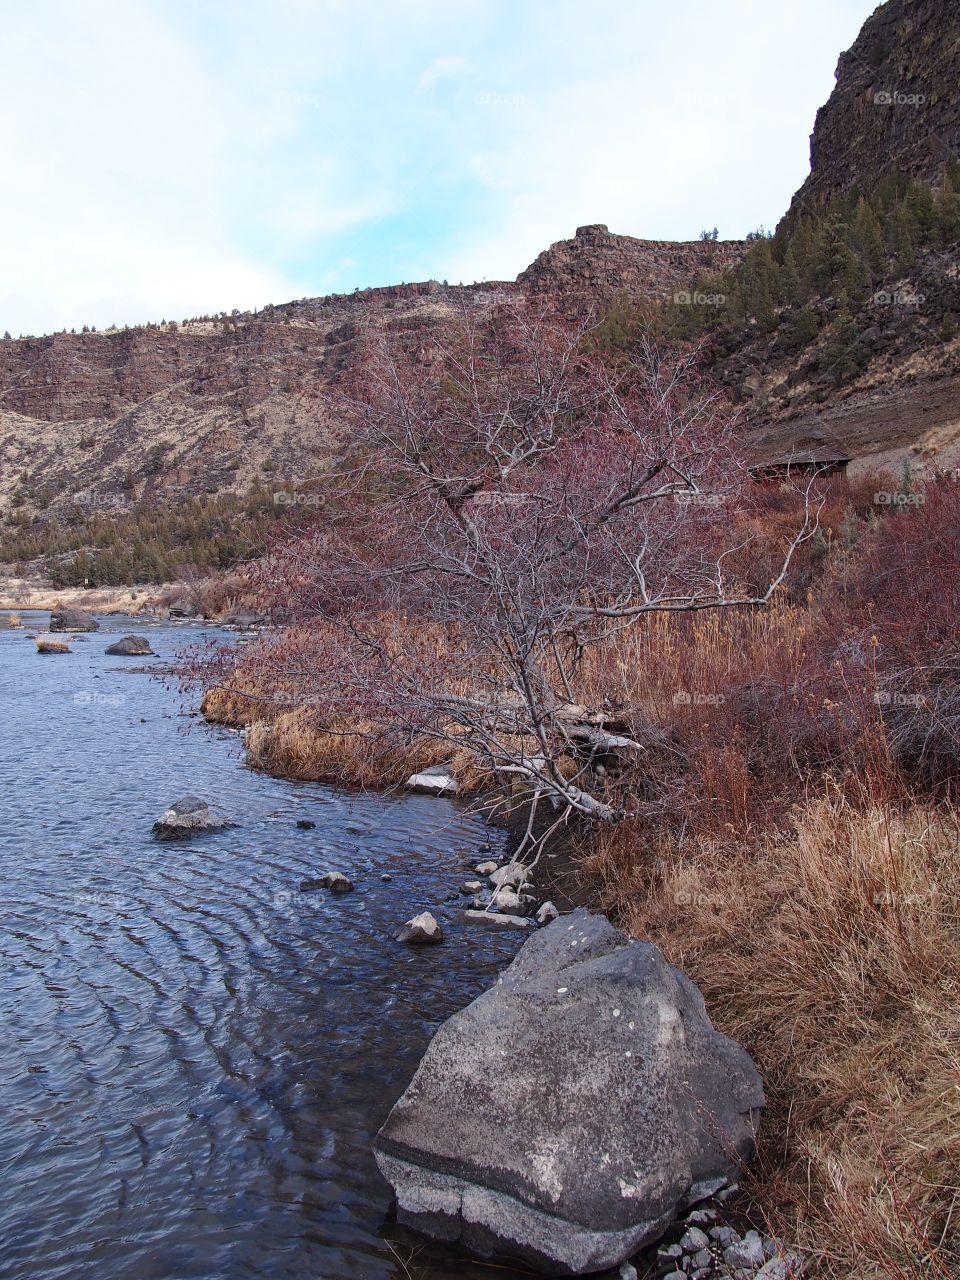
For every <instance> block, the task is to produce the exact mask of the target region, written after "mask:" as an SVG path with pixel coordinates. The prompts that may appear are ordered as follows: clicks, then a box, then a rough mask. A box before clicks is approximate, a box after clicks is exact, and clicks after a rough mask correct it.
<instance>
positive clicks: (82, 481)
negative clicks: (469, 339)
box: [0, 227, 744, 519]
mask: <svg viewBox="0 0 960 1280" xmlns="http://www.w3.org/2000/svg"><path fill="white" fill-rule="evenodd" d="M743 248H744V246H742V245H741V244H739V243H720V244H717V243H714V242H707V243H704V242H699V241H698V242H695V243H688V244H683V243H680V244H670V243H665V242H660V241H647V240H638V239H635V238H634V237H632V236H618V235H612V234H610V233H609V232H608V231H607V230H606V228H605V227H585V228H581V229H580V231H578V232H577V235H576V237H575V238H574V239H572V240H565V241H561V242H559V243H558V244H555V245H553V246H552V247H551V248H550V249H548V250H547V251H546V252H545V253H543V254H541V255H540V257H539V258H538V259H537V260H536V262H534V263H533V264H532V265H531V266H530V267H529V268H528V269H527V270H526V271H524V272H523V273H522V274H521V276H520V277H519V279H518V280H517V281H515V282H514V281H495V282H493V283H486V284H478V285H468V286H452V285H442V284H438V283H437V282H436V281H428V282H426V283H424V284H408V285H397V286H393V287H387V288H382V289H367V290H363V291H358V292H357V293H353V294H349V295H334V296H332V297H324V298H305V299H302V300H301V301H299V302H291V303H286V304H284V305H282V306H276V307H269V308H266V309H265V310H264V311H262V312H261V313H259V314H258V315H250V314H240V313H238V314H234V315H230V316H227V315H223V316H220V317H216V318H213V319H199V320H191V321H184V322H183V323H179V324H178V323H175V322H172V323H169V324H167V323H164V324H159V325H148V326H145V327H141V328H135V329H124V330H108V331H105V332H100V333H97V332H92V333H80V334H77V333H60V334H53V335H51V336H48V337H41V338H22V339H17V340H13V339H6V340H4V341H2V342H0V504H2V507H3V508H4V509H6V510H7V511H12V512H13V513H19V515H20V518H21V519H23V518H26V517H30V516H33V515H35V514H39V513H42V512H50V513H51V514H56V513H57V512H58V511H66V510H70V511H72V510H73V509H74V508H75V507H79V508H81V509H84V510H88V511H91V512H93V511H111V510H114V509H116V508H117V507H122V506H124V505H127V504H128V503H131V502H134V501H137V500H140V499H144V498H146V499H149V500H151V501H156V502H164V501H167V500H175V499H178V498H182V497H185V496H196V495H199V494H204V493H210V494H213V493H221V492H224V491H226V490H232V491H235V492H245V491H246V490H247V489H248V488H249V486H250V484H251V483H252V482H253V481H255V480H258V479H259V480H261V481H263V482H264V483H266V484H268V485H269V484H270V483H272V482H274V481H275V482H277V483H278V484H279V483H280V482H284V483H289V484H293V485H297V484H301V483H303V482H305V481H307V480H309V478H310V477H311V476H314V475H316V474H317V472H318V471H322V470H323V468H324V467H325V466H326V465H327V464H328V462H329V459H330V456H331V453H332V452H333V451H334V450H335V448H336V430H337V427H336V423H335V422H334V421H332V419H331V415H330V413H329V411H328V407H327V389H328V387H329V384H330V380H331V378H332V377H333V376H334V374H335V373H336V370H337V368H338V365H339V362H340V360H341V359H342V357H343V354H344V352H345V350H346V345H347V344H348V343H349V342H350V340H351V339H352V338H353V337H354V336H355V334H356V332H357V326H358V324H359V323H361V322H363V323H368V324H369V323H372V324H375V325H382V326H385V327H387V328H390V327H397V326H409V325H411V324H418V323H425V324H428V323H433V322H436V321H442V319H443V318H444V316H452V315H453V314H454V312H455V311H456V310H457V309H460V308H463V307H469V308H485V307H490V306H493V305H495V304H497V303H499V302H502V301H504V300H506V299H509V298H512V297H516V298H520V297H523V296H534V297H548V296H549V297H550V298H552V299H554V300H555V301H556V302H557V303H558V305H561V306H563V307H564V308H566V309H568V310H569V309H579V308H580V307H581V306H584V305H587V306H591V307H593V308H594V309H595V310H596V311H597V312H598V313H599V312H601V311H602V309H603V308H604V307H605V306H606V305H607V304H609V302H610V301H611V300H612V299H613V297H614V296H615V295H616V294H617V293H618V292H619V291H622V290H628V291H635V292H638V293H642V294H644V295H648V294H649V295H650V296H654V297H668V296H670V295H672V294H673V293H674V292H675V291H676V290H677V289H682V288H690V287H691V286H692V284H693V281H694V280H695V279H696V277H697V275H698V274H700V272H701V271H702V270H704V269H705V267H706V266H707V265H708V264H710V263H711V262H713V261H716V262H723V263H724V264H730V263H733V262H735V261H737V260H738V258H739V257H740V256H742V253H743Z"/></svg>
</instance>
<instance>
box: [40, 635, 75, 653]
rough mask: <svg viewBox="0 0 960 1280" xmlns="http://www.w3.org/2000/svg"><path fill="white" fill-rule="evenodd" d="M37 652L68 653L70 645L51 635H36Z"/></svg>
mask: <svg viewBox="0 0 960 1280" xmlns="http://www.w3.org/2000/svg"><path fill="white" fill-rule="evenodd" d="M37 653H70V646H69V645H68V644H67V643H66V641H64V640H55V639H54V638H53V636H37Z"/></svg>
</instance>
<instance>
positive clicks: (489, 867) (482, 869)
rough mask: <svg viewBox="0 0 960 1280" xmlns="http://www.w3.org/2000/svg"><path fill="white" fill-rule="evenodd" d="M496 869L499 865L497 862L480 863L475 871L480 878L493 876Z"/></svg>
mask: <svg viewBox="0 0 960 1280" xmlns="http://www.w3.org/2000/svg"><path fill="white" fill-rule="evenodd" d="M496 869H497V864H496V863H495V862H478V863H477V865H476V866H475V867H474V871H476V873H477V875H478V876H491V875H493V873H494V871H496Z"/></svg>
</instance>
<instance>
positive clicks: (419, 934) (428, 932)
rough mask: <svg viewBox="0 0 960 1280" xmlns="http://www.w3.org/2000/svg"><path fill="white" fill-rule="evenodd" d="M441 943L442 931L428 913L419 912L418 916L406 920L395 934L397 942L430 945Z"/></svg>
mask: <svg viewBox="0 0 960 1280" xmlns="http://www.w3.org/2000/svg"><path fill="white" fill-rule="evenodd" d="M442 941H443V930H442V929H441V928H440V925H439V924H438V923H437V921H436V919H435V917H434V916H433V915H431V913H430V912H429V911H421V912H420V914H419V915H418V916H414V917H413V919H412V920H408V921H407V923H406V924H405V925H404V926H403V928H402V929H401V930H400V932H399V933H398V934H397V942H412V943H431V942H442Z"/></svg>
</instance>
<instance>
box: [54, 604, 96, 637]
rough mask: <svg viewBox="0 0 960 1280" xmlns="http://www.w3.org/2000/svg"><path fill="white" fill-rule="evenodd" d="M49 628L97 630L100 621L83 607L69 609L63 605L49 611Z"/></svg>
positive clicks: (57, 629) (56, 629)
mask: <svg viewBox="0 0 960 1280" xmlns="http://www.w3.org/2000/svg"><path fill="white" fill-rule="evenodd" d="M49 630H50V631H99V630H100V623H99V622H98V621H97V620H96V618H95V617H94V616H93V615H92V614H90V613H87V611H86V610H85V609H71V608H68V607H66V606H64V607H62V608H60V609H54V610H52V611H51V614H50V626H49Z"/></svg>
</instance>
